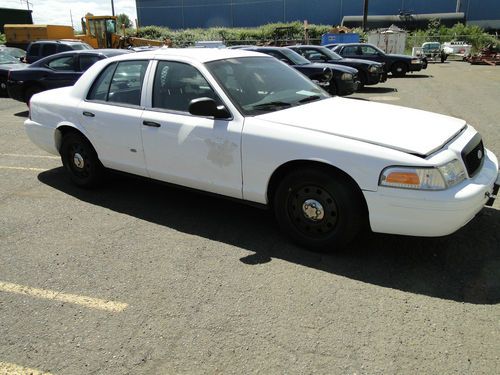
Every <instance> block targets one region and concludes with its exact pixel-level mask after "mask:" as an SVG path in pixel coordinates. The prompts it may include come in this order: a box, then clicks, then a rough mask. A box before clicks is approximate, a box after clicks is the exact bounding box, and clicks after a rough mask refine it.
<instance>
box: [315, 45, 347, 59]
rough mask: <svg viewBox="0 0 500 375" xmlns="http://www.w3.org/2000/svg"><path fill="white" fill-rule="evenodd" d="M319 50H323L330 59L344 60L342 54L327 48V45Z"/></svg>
mask: <svg viewBox="0 0 500 375" xmlns="http://www.w3.org/2000/svg"><path fill="white" fill-rule="evenodd" d="M318 50H319V51H321V53H322V54H324V55H326V56H328V58H329V59H330V60H342V56H340V55H339V54H337V53H335V52H333V51H332V50H331V49H329V48H326V47H319V48H318Z"/></svg>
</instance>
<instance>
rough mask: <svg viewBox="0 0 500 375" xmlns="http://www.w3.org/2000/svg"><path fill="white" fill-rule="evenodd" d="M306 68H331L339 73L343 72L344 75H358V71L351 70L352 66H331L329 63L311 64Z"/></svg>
mask: <svg viewBox="0 0 500 375" xmlns="http://www.w3.org/2000/svg"><path fill="white" fill-rule="evenodd" d="M305 66H310V67H313V68H314V67H316V68H331V69H334V70H337V71H341V72H342V73H351V74H356V73H357V72H358V70H357V69H355V68H351V67H350V66H345V65H338V64H329V63H311V64H307V65H305Z"/></svg>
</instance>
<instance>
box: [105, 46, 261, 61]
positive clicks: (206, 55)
mask: <svg viewBox="0 0 500 375" xmlns="http://www.w3.org/2000/svg"><path fill="white" fill-rule="evenodd" d="M138 56H140V57H141V58H150V59H161V58H162V57H165V58H168V57H176V58H187V59H190V60H194V61H198V62H201V63H205V62H209V61H216V60H224V59H233V58H239V57H262V56H263V55H262V54H261V53H258V52H251V51H245V50H241V49H226V48H159V49H157V50H154V51H144V52H137V53H131V54H127V55H122V56H119V57H116V58H115V59H114V60H137V58H138ZM266 57H267V56H266Z"/></svg>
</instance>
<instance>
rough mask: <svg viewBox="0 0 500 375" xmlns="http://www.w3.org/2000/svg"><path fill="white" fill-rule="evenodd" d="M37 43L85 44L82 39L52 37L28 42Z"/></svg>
mask: <svg viewBox="0 0 500 375" xmlns="http://www.w3.org/2000/svg"><path fill="white" fill-rule="evenodd" d="M38 43H54V44H87V43H86V42H84V41H83V40H67V39H61V40H52V39H47V40H43V39H41V40H35V41H33V42H31V43H30V44H38Z"/></svg>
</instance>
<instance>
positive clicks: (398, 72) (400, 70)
mask: <svg viewBox="0 0 500 375" xmlns="http://www.w3.org/2000/svg"><path fill="white" fill-rule="evenodd" d="M407 71H408V68H407V67H406V65H405V64H404V63H401V62H399V63H395V64H393V65H392V68H391V72H392V75H393V76H395V77H404V76H405V75H406V72H407Z"/></svg>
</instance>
